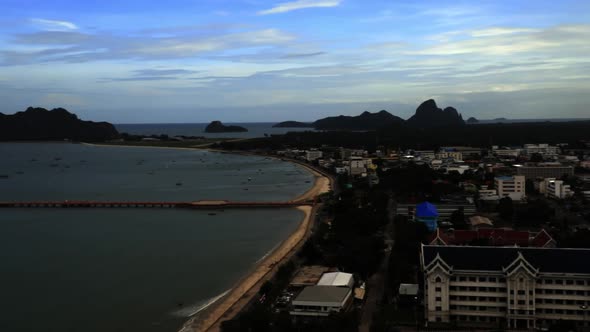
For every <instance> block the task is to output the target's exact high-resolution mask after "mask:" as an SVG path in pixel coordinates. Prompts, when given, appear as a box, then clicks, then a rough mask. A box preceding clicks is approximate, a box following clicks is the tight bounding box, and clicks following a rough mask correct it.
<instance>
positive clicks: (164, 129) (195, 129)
mask: <svg viewBox="0 0 590 332" xmlns="http://www.w3.org/2000/svg"><path fill="white" fill-rule="evenodd" d="M224 124H226V125H237V126H242V127H244V128H246V129H248V131H247V132H244V133H205V127H207V125H208V123H149V124H116V125H115V127H117V130H118V131H119V132H121V133H128V134H134V135H160V134H166V135H169V136H176V135H184V136H204V137H212V138H226V137H231V138H253V137H264V134H268V135H280V134H285V133H287V132H289V131H306V130H313V129H312V128H273V127H272V126H273V125H275V124H276V123H274V122H273V123H268V122H261V123H251V122H250V123H224Z"/></svg>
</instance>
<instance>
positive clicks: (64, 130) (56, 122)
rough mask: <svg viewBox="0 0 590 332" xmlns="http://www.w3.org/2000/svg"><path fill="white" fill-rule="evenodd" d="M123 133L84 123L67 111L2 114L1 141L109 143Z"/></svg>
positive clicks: (108, 126)
mask: <svg viewBox="0 0 590 332" xmlns="http://www.w3.org/2000/svg"><path fill="white" fill-rule="evenodd" d="M118 136H119V133H118V132H117V129H115V126H113V125H112V124H110V123H108V122H92V121H82V120H80V119H78V116H76V115H75V114H72V113H70V112H68V111H67V110H65V109H63V108H55V109H52V110H51V111H48V110H46V109H44V108H39V107H29V108H27V109H26V110H25V111H24V112H17V113H15V114H12V115H7V114H2V113H0V141H8V140H64V139H70V140H75V141H105V140H109V139H113V138H117V137H118Z"/></svg>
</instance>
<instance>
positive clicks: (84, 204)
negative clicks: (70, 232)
mask: <svg viewBox="0 0 590 332" xmlns="http://www.w3.org/2000/svg"><path fill="white" fill-rule="evenodd" d="M314 203H315V201H313V200H309V201H289V202H232V201H195V202H148V201H136V202H134V201H129V202H114V201H69V200H65V201H30V202H0V208H183V209H231V208H236V209H247V208H281V207H297V206H302V205H309V206H312V205H314Z"/></svg>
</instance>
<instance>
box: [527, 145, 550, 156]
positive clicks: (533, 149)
mask: <svg viewBox="0 0 590 332" xmlns="http://www.w3.org/2000/svg"><path fill="white" fill-rule="evenodd" d="M523 152H524V153H525V154H526V155H527V156H529V157H530V156H532V155H533V154H535V153H538V154H540V155H542V156H543V157H555V156H558V155H559V147H558V146H551V145H549V144H525V145H524V149H523Z"/></svg>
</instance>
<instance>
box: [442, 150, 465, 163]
mask: <svg viewBox="0 0 590 332" xmlns="http://www.w3.org/2000/svg"><path fill="white" fill-rule="evenodd" d="M436 159H453V160H454V161H461V160H463V153H461V152H458V151H440V152H438V153H437V154H436Z"/></svg>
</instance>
